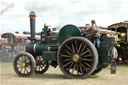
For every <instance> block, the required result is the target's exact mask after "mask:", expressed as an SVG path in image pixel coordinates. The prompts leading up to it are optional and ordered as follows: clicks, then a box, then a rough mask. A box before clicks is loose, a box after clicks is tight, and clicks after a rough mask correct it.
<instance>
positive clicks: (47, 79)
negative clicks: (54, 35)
mask: <svg viewBox="0 0 128 85" xmlns="http://www.w3.org/2000/svg"><path fill="white" fill-rule="evenodd" d="M0 85H128V65H119V66H117V74H116V75H111V74H110V67H108V68H106V69H104V70H103V71H102V72H100V73H99V74H97V75H95V76H91V77H89V78H87V79H67V77H65V76H64V75H63V73H62V72H61V71H60V69H59V68H56V69H54V68H53V67H50V69H49V70H48V71H47V72H46V73H45V74H43V75H37V74H33V75H32V76H31V77H29V78H23V77H18V76H17V75H16V73H15V72H14V70H13V67H12V63H0Z"/></svg>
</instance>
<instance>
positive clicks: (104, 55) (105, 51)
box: [99, 37, 116, 65]
mask: <svg viewBox="0 0 128 85" xmlns="http://www.w3.org/2000/svg"><path fill="white" fill-rule="evenodd" d="M100 41H101V44H100V49H99V64H100V65H107V64H109V62H110V60H111V59H112V58H113V56H112V47H114V46H115V45H116V43H115V39H114V38H112V37H103V38H101V40H100Z"/></svg>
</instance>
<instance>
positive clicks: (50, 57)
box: [43, 51, 57, 61]
mask: <svg viewBox="0 0 128 85" xmlns="http://www.w3.org/2000/svg"><path fill="white" fill-rule="evenodd" d="M43 58H44V60H45V61H57V53H56V51H44V52H43Z"/></svg>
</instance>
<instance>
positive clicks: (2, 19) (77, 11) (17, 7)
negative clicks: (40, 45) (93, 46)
mask: <svg viewBox="0 0 128 85" xmlns="http://www.w3.org/2000/svg"><path fill="white" fill-rule="evenodd" d="M31 10H34V11H35V12H36V16H37V18H36V31H37V32H40V31H41V29H42V27H43V24H44V23H46V24H47V25H51V27H58V28H61V27H62V26H64V25H65V24H74V25H76V26H84V25H85V24H88V23H90V21H91V19H95V20H96V22H97V25H100V26H104V27H107V26H109V25H111V24H113V23H116V22H121V21H124V20H128V0H0V32H15V31H19V32H20V33H22V32H23V31H29V30H30V29H29V17H28V16H29V12H30V11H31Z"/></svg>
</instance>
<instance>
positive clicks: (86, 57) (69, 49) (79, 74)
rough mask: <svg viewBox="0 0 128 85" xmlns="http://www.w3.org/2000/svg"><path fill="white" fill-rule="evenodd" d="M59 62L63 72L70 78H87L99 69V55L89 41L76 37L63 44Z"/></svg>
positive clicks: (59, 51) (59, 52)
mask: <svg viewBox="0 0 128 85" xmlns="http://www.w3.org/2000/svg"><path fill="white" fill-rule="evenodd" d="M57 61H58V65H59V67H60V69H61V71H62V72H63V73H64V74H65V75H66V76H67V77H68V78H75V79H76V78H87V77H88V76H89V75H91V74H92V73H93V72H94V70H95V69H96V67H97V64H98V53H97V50H96V48H95V46H94V45H93V44H92V43H91V42H90V41H89V40H87V39H85V38H81V37H74V38H69V39H67V40H66V41H64V42H63V43H62V45H61V46H60V48H59V50H58V54H57Z"/></svg>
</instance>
